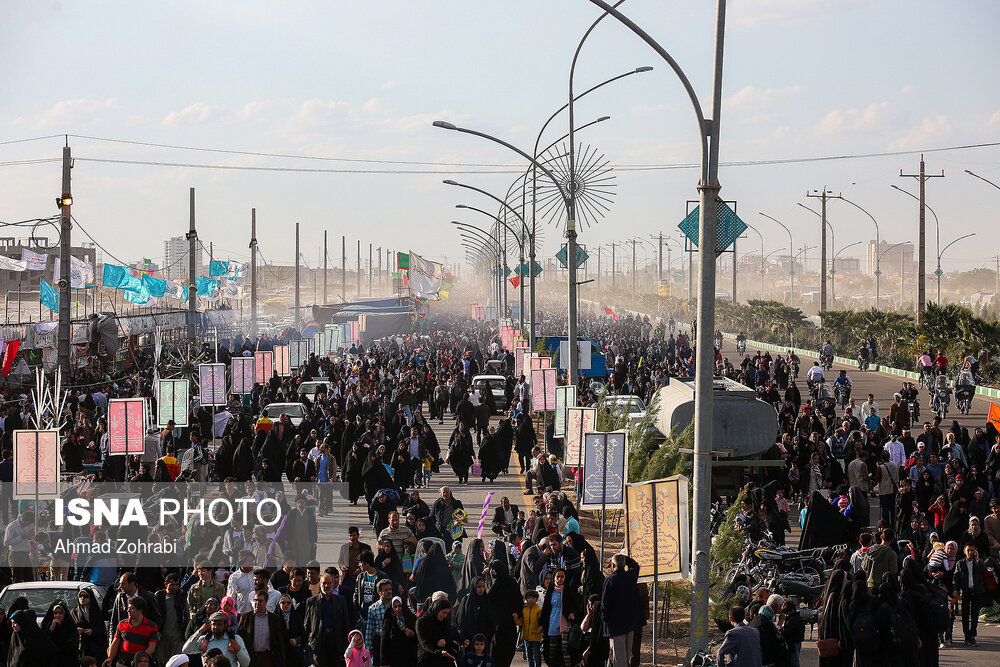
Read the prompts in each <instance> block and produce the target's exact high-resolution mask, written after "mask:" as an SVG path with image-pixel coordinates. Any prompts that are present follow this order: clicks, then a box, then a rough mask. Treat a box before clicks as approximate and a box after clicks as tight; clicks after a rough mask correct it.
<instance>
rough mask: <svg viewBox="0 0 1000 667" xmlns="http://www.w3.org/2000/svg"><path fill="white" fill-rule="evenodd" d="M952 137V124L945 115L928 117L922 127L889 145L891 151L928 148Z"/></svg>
mask: <svg viewBox="0 0 1000 667" xmlns="http://www.w3.org/2000/svg"><path fill="white" fill-rule="evenodd" d="M950 136H951V123H950V122H948V117H947V116H945V115H944V114H940V115H937V116H928V117H926V118H924V119H923V120H922V121H921V122H920V125H919V126H917V127H915V128H913V129H912V130H910V131H909V132H907V133H906V134H904V135H903V136H902V137H900V138H899V139H897V140H895V141H893V142H892V143H891V144H889V148H890V149H891V150H906V149H911V148H927V147H928V145H929V144H931V143H933V142H935V141H938V140H940V139H945V138H947V137H950Z"/></svg>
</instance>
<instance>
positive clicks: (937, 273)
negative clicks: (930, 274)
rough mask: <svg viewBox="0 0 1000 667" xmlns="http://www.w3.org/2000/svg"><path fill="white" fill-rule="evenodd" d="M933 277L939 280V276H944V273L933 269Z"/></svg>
mask: <svg viewBox="0 0 1000 667" xmlns="http://www.w3.org/2000/svg"><path fill="white" fill-rule="evenodd" d="M934 275H935V276H937V277H938V278H940V277H941V276H943V275H944V271H942V270H941V269H935V270H934Z"/></svg>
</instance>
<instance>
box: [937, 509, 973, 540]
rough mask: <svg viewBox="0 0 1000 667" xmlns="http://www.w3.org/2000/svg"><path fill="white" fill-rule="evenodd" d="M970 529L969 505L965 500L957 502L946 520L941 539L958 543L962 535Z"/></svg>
mask: <svg viewBox="0 0 1000 667" xmlns="http://www.w3.org/2000/svg"><path fill="white" fill-rule="evenodd" d="M968 527H969V505H968V503H966V502H965V500H964V499H962V500H956V501H955V502H954V503H952V505H951V509H950V510H948V515H947V516H945V518H944V530H943V531H942V534H941V539H944V540H947V541H949V542H952V541H953V542H958V541H959V540H960V539H961V538H962V533H964V532H965V531H966V529H968Z"/></svg>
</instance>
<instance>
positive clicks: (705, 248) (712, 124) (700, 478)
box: [570, 0, 726, 663]
mask: <svg viewBox="0 0 1000 667" xmlns="http://www.w3.org/2000/svg"><path fill="white" fill-rule="evenodd" d="M590 2H591V3H593V4H595V5H597V6H598V7H600V8H601V9H603V10H604V11H605V12H606V13H608V14H611V15H612V16H614V17H615V18H616V19H617V20H618V21H620V22H621V23H622V24H624V25H625V26H626V27H628V28H629V29H630V30H631V31H632V32H634V33H635V34H636V35H638V36H639V37H640V38H641V39H642V40H643V41H645V42H646V43H647V44H648V45H649V46H650V47H652V48H653V50H655V51H656V53H657V54H659V56H660V57H661V58H663V60H664V61H665V62H666V63H667V64H668V65H670V68H671V69H672V70H673V71H674V73H675V74H676V75H677V77H678V78H679V79H680V81H681V83H682V84H683V86H684V88H685V90H686V92H687V94H688V97H689V98H690V100H691V104H692V106H693V107H694V111H695V115H696V119H697V122H698V132H699V136H700V139H701V149H702V150H701V157H702V159H701V180H700V182H699V183H698V194H699V218H700V220H699V225H698V247H699V248H700V249H701V252H702V255H703V256H702V258H701V261H699V262H698V273H699V283H700V285H699V289H700V295H699V298H698V324H699V326H698V333H697V336H696V342H697V351H696V361H695V396H694V465H693V471H694V476H693V487H694V489H693V491H694V497H693V504H694V523H693V526H694V530H693V551H694V572H693V577H692V586H691V631H690V633H691V636H690V642H689V643H690V646H689V649H688V654H687V658H686V662H688V663H690V662H691V659H692V658H693V657H694V656H695V655H697V653H698V652H699V651H702V650H704V649H705V647H706V646H707V645H708V620H709V619H708V615H709V614H708V607H709V600H708V594H709V552H710V550H711V546H712V536H711V525H710V524H711V516H710V505H711V480H712V460H711V457H712V431H713V423H714V420H713V412H712V411H713V398H714V397H713V395H712V392H713V379H714V368H715V358H714V356H715V355H714V344H713V337H714V332H715V281H716V275H715V269H716V265H715V259H716V248H717V244H716V224H717V214H718V211H717V207H718V203H717V202H718V199H719V191H720V190H721V185H720V184H719V128H720V121H721V116H722V65H723V51H724V43H725V29H726V1H725V0H718V5H717V11H716V21H715V67H714V74H713V81H712V115H711V118H708V117H706V116H705V114H704V113H703V112H702V108H701V101H700V99H699V98H698V94H697V93H696V92H695V90H694V87H693V86H692V85H691V82H690V81H689V80H688V78H687V75H686V74H684V72H683V70H681V68H680V66H679V65H678V64H677V62H676V61H675V60H674V59H673V57H672V56H671V55H670V54H669V53H667V51H666V49H664V48H663V47H662V46H660V44H659V43H657V42H656V40H654V39H653V38H652V37H650V36H649V35H648V34H647V33H646V32H645V31H644V30H643V29H642V28H640V27H639V26H638V25H637V24H636V23H634V22H633V21H632V20H631V19H629V18H628V17H626V16H625V15H624V14H622V13H621V12H620V11H618V10H617V9H615V8H613V7H612V6H611V5H609V4H608V3H607V2H604V1H603V0H590ZM575 347H576V346H575V345H571V346H570V349H571V350H572V349H575ZM653 590H654V595H655V591H656V587H654V589H653ZM654 603H655V600H654ZM654 608H655V604H654ZM654 622H655V616H654ZM654 630H655V625H654ZM653 662H654V663H655V662H656V641H655V635H654V642H653Z"/></svg>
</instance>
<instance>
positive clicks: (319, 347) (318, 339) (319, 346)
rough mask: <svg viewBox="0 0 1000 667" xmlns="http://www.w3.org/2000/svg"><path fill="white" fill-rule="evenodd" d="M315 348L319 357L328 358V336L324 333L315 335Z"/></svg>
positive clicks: (319, 332)
mask: <svg viewBox="0 0 1000 667" xmlns="http://www.w3.org/2000/svg"><path fill="white" fill-rule="evenodd" d="M313 348H314V349H315V350H316V356H317V357H323V356H326V334H325V333H323V332H322V331H317V332H316V333H314V334H313Z"/></svg>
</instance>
